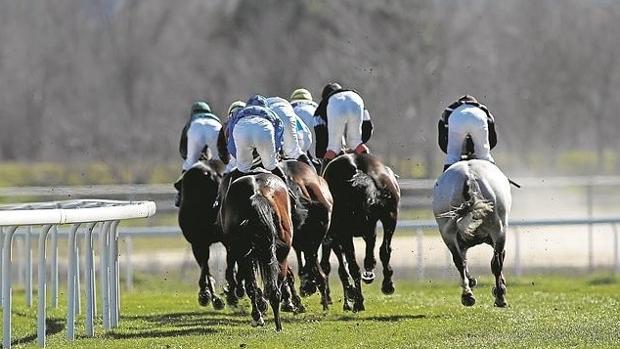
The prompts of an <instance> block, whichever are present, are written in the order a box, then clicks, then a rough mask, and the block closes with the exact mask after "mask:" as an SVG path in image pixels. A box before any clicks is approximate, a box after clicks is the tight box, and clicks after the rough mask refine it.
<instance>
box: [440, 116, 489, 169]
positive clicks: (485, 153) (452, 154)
mask: <svg viewBox="0 0 620 349" xmlns="http://www.w3.org/2000/svg"><path fill="white" fill-rule="evenodd" d="M487 118H488V116H487V113H486V112H485V111H484V110H482V109H481V108H479V107H477V106H475V105H471V104H463V105H461V106H459V107H458V108H456V109H454V111H453V112H452V113H451V114H450V117H449V118H448V146H447V156H446V162H445V164H446V165H452V164H454V163H455V162H458V161H460V160H461V154H462V151H463V144H464V142H465V138H466V137H467V135H470V136H471V139H472V141H473V143H474V153H475V157H476V158H477V159H482V160H488V161H491V162H493V163H494V162H495V160H494V159H493V157H492V156H491V145H490V143H489V125H488V123H487Z"/></svg>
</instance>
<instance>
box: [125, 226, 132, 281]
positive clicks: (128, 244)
mask: <svg viewBox="0 0 620 349" xmlns="http://www.w3.org/2000/svg"><path fill="white" fill-rule="evenodd" d="M132 254H133V240H132V239H131V237H130V236H128V237H126V238H125V258H124V259H125V287H126V288H127V290H128V291H131V290H132V289H133V266H132V265H131V255H132Z"/></svg>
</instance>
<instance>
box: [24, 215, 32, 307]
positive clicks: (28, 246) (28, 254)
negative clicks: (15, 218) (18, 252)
mask: <svg viewBox="0 0 620 349" xmlns="http://www.w3.org/2000/svg"><path fill="white" fill-rule="evenodd" d="M24 242H25V244H24V245H25V246H24V247H25V249H24V253H25V255H24V257H25V258H26V270H25V275H24V276H25V281H26V285H25V296H26V306H27V307H32V226H31V225H29V226H28V229H26V238H25V241H24Z"/></svg>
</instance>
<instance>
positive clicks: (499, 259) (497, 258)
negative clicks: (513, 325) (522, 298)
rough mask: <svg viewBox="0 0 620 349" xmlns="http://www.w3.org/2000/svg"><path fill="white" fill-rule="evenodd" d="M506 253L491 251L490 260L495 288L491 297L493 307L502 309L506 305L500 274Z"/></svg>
mask: <svg viewBox="0 0 620 349" xmlns="http://www.w3.org/2000/svg"><path fill="white" fill-rule="evenodd" d="M505 256H506V251H505V250H504V249H503V248H502V249H501V250H499V249H494V250H493V259H491V271H493V275H494V276H495V286H494V287H493V290H492V291H493V296H495V306H496V307H500V308H504V307H506V306H507V305H508V304H507V303H506V280H505V279H504V275H503V273H502V269H503V266H504V257H505Z"/></svg>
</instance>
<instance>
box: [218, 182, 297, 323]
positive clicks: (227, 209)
mask: <svg viewBox="0 0 620 349" xmlns="http://www.w3.org/2000/svg"><path fill="white" fill-rule="evenodd" d="M290 212H291V203H290V199H289V195H288V189H287V187H286V184H285V183H284V182H283V181H282V180H281V179H280V178H278V177H277V176H275V175H272V174H270V173H261V174H256V175H248V176H243V177H241V178H239V179H237V180H235V181H233V182H232V183H230V185H229V186H228V189H227V191H226V194H225V196H224V197H223V201H222V205H221V212H220V215H221V223H222V229H223V237H224V243H225V245H226V249H227V252H228V263H229V265H230V263H232V262H234V263H237V265H238V267H239V270H238V274H239V276H240V277H241V278H242V279H243V281H244V283H245V288H246V291H247V293H248V296H249V297H250V299H251V301H252V326H262V325H264V320H263V315H262V311H263V310H266V309H264V308H265V306H264V305H263V304H261V303H262V302H263V299H262V295H261V293H260V292H259V291H258V290H259V287H258V285H257V282H256V271H260V273H261V276H262V280H263V284H264V293H265V296H266V297H267V298H268V299H269V303H270V304H271V308H272V310H273V314H274V320H275V323H276V331H281V330H282V322H281V320H280V301H281V296H282V294H281V287H282V285H283V283H284V281H285V280H286V278H287V272H288V271H289V268H288V262H287V257H288V254H289V251H290V249H291V245H292V240H293V223H292V220H291V215H290ZM229 276H232V274H231V275H228V273H227V279H228V282H229V283H235V282H236V281H237V280H231V279H229Z"/></svg>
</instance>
